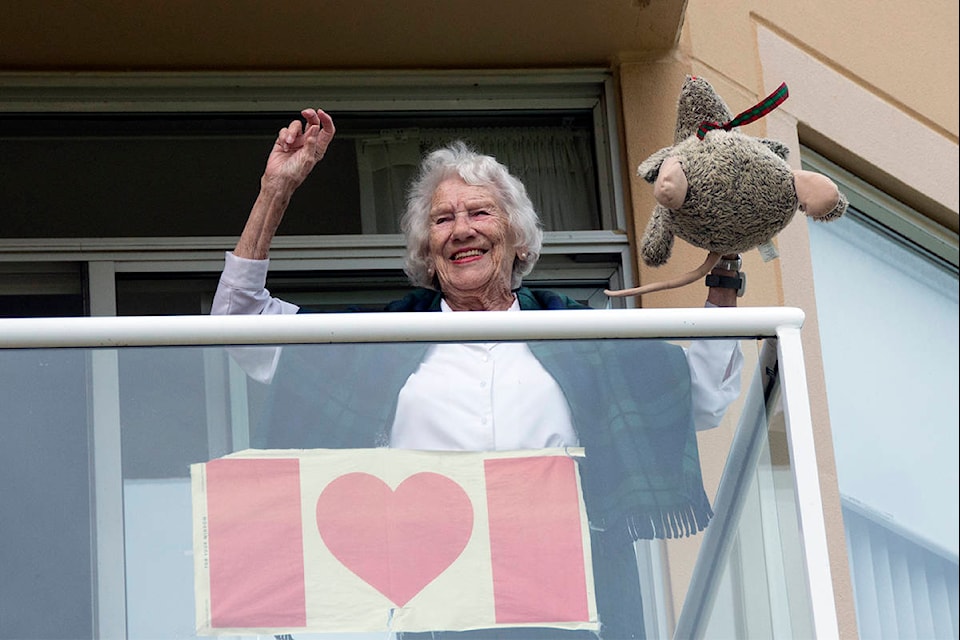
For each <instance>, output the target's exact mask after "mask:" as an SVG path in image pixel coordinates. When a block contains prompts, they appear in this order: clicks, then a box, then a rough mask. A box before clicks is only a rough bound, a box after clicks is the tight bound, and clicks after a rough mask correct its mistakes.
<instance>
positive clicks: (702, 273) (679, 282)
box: [604, 251, 722, 298]
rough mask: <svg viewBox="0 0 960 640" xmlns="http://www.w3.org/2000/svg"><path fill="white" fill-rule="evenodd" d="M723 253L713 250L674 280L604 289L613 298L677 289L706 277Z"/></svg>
mask: <svg viewBox="0 0 960 640" xmlns="http://www.w3.org/2000/svg"><path fill="white" fill-rule="evenodd" d="M721 256H722V254H720V253H717V252H716V251H711V252H710V253H708V254H707V259H706V260H704V261H703V264H701V265H700V266H699V267H698V268H696V269H694V270H693V271H688V272H687V273H685V274H683V275H682V276H677V277H676V278H673V279H672V280H663V281H661V282H651V283H650V284H645V285H643V286H641V287H634V288H633V289H620V290H617V291H612V290H610V289H606V290H604V293H605V294H607V295H608V296H610V297H612V298H623V297H626V296H638V295H642V294H644V293H653V292H654V291H663V290H665V289H676V288H678V287H682V286H684V285H688V284H690V283H691V282H694V281H696V280H698V279H700V278H703V277H706V275H707V274H708V273H710V270H711V269H713V268H714V267H715V266H717V263H718V262H720V257H721Z"/></svg>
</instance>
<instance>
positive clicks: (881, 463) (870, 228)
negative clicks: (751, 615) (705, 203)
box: [808, 162, 960, 637]
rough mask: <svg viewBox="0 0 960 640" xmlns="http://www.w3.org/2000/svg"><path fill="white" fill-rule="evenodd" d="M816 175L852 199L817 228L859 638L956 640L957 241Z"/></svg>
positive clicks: (848, 181) (848, 179) (848, 184)
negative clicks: (845, 209) (838, 216)
mask: <svg viewBox="0 0 960 640" xmlns="http://www.w3.org/2000/svg"><path fill="white" fill-rule="evenodd" d="M814 168H815V169H816V170H818V171H821V172H827V173H829V174H830V175H831V177H833V178H834V179H836V180H837V182H838V183H840V184H841V187H842V188H843V189H844V191H845V193H847V194H848V197H849V199H850V204H851V206H850V209H848V213H847V215H845V216H844V217H843V218H841V219H840V220H838V221H836V223H832V224H830V225H821V224H817V223H815V222H810V223H808V227H809V230H810V244H811V254H812V259H813V268H814V276H815V284H816V298H817V309H818V315H819V325H820V338H821V343H822V345H823V361H824V372H825V378H826V383H827V391H828V394H829V399H830V422H831V428H832V432H833V439H834V450H835V452H836V461H837V474H838V479H839V485H840V492H841V496H842V498H843V501H844V517H845V520H846V523H845V524H846V531H847V538H848V546H849V547H850V549H851V553H850V561H851V571H852V574H853V579H854V591H855V596H856V602H857V616H858V621H859V626H860V631H861V633H863V634H864V635H880V634H884V635H886V634H906V635H909V636H917V637H941V636H944V635H946V636H947V637H949V636H950V635H951V633H950V630H951V629H952V635H954V636H955V635H956V630H957V627H956V617H955V613H954V615H953V622H952V623H951V613H950V608H951V606H952V609H953V611H954V612H956V608H957V589H956V575H957V566H958V565H957V556H958V548H957V540H958V533H960V532H958V529H957V526H958V525H957V522H958V512H957V505H958V501H960V496H958V482H957V470H958V468H960V461H958V457H957V450H958V432H957V422H958V404H957V386H958V383H960V380H958V368H960V365H958V353H960V347H958V338H957V326H958V312H957V309H958V306H957V303H958V275H957V274H958V270H957V257H956V256H957V236H956V234H955V233H953V234H952V235H951V232H950V231H949V230H945V229H940V228H938V227H937V226H936V225H934V224H933V223H931V222H930V221H929V220H926V219H925V218H923V217H922V216H921V215H920V214H919V213H917V212H914V211H910V210H908V209H907V208H906V207H904V206H903V205H901V204H899V203H896V202H894V201H892V200H891V199H890V198H888V197H886V196H885V195H884V194H882V193H879V192H877V191H876V190H873V189H870V188H869V187H867V186H866V185H864V184H863V183H862V182H860V181H858V180H856V179H855V178H854V177H852V176H849V175H848V174H844V173H842V172H839V171H838V170H835V169H833V170H831V167H830V166H829V165H827V164H825V163H823V162H819V163H818V164H816V165H815V166H814ZM881 540H883V543H882V544H881V543H880V541H881ZM951 574H952V575H953V577H954V579H953V586H952V587H950V580H949V579H947V580H944V579H943V577H942V576H944V575H946V576H950V575H951ZM928 583H929V585H928ZM938 585H939V586H938ZM890 625H893V626H890ZM898 625H907V626H898ZM905 629H909V631H905Z"/></svg>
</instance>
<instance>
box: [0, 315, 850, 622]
mask: <svg viewBox="0 0 960 640" xmlns="http://www.w3.org/2000/svg"><path fill="white" fill-rule="evenodd" d="M802 323H803V313H802V312H801V311H800V310H797V309H790V308H741V309H643V310H606V311H594V312H589V313H588V312H583V311H551V312H530V313H526V312H525V313H520V314H517V313H496V312H491V313H474V314H471V313H458V314H411V313H391V314H302V315H296V316H271V317H249V316H228V317H210V316H162V317H98V318H91V317H87V318H56V319H53V318H30V319H4V320H0V373H2V369H3V368H4V366H14V365H10V364H9V363H10V362H11V359H10V358H4V354H7V355H10V354H12V353H14V352H18V351H19V352H23V351H24V350H43V352H44V353H58V352H60V351H62V350H67V351H71V350H72V351H74V352H75V350H84V351H85V352H87V353H89V358H88V359H87V360H86V362H87V365H86V369H85V371H86V372H87V374H88V375H89V376H90V377H89V380H91V381H92V383H91V384H90V389H91V391H90V399H89V406H88V414H89V425H90V426H89V431H90V449H91V456H90V457H91V459H92V463H91V467H90V469H89V475H90V478H91V492H92V494H93V498H92V500H91V502H90V504H91V510H92V515H91V528H92V530H93V534H92V539H91V541H90V545H91V547H92V551H91V558H92V564H93V567H94V568H93V570H92V572H91V575H90V588H91V590H92V598H91V602H92V604H91V606H92V609H93V611H92V614H91V620H92V624H91V628H92V629H93V634H94V635H95V636H96V637H101V638H120V637H131V638H133V637H138V636H137V632H136V624H135V623H134V621H133V620H132V618H133V617H134V616H135V613H134V612H132V611H131V608H132V607H134V605H133V604H132V603H133V602H134V600H135V599H134V598H133V596H132V595H131V594H132V593H133V591H135V588H134V587H133V586H131V584H130V580H129V572H130V571H132V570H133V569H131V567H132V566H133V563H132V561H131V558H130V556H129V553H130V552H129V549H128V548H127V547H128V546H130V545H133V544H134V542H133V541H131V540H130V539H129V537H128V536H129V535H132V534H131V533H130V531H125V525H124V523H125V506H124V500H125V497H124V494H125V491H127V492H128V493H129V494H131V495H132V492H133V491H134V490H135V489H136V488H135V487H133V486H129V487H125V484H124V481H125V476H124V460H123V452H124V450H125V449H124V444H123V442H124V441H123V438H124V433H123V430H124V426H123V421H122V419H121V408H120V399H119V398H120V395H121V391H120V387H121V381H122V377H123V374H122V372H121V366H120V364H118V363H119V361H120V360H122V359H123V358H122V357H119V358H118V354H122V353H124V352H125V351H126V350H136V349H138V348H141V347H185V348H194V349H195V348H197V347H202V348H205V352H209V351H211V349H212V348H217V347H220V346H232V345H271V344H272V345H290V344H297V345H310V344H318V345H322V344H328V343H368V342H369V343H383V342H430V343H434V342H467V341H481V342H495V341H531V340H606V339H627V338H660V339H668V340H678V341H681V340H693V339H702V338H707V339H710V338H736V339H741V340H744V341H745V344H757V343H756V342H755V341H756V340H757V339H761V341H762V342H761V344H762V347H761V349H760V351H759V353H758V354H757V357H756V359H755V362H756V369H755V372H754V375H753V381H752V382H751V383H750V384H749V386H748V387H747V391H746V393H745V394H744V399H743V407H742V409H741V410H740V417H739V421H738V422H739V424H738V426H737V431H736V434H735V437H734V439H733V444H732V446H731V449H730V450H729V452H727V455H726V463H725V467H724V471H723V475H722V479H721V481H720V484H719V488H718V490H717V493H716V496H715V497H714V498H713V503H714V510H715V512H716V516H715V519H714V521H713V523H712V524H711V526H710V527H708V528H707V530H706V532H705V533H704V534H703V536H702V541H701V544H700V551H699V556H698V560H697V565H696V568H695V570H694V572H693V577H692V581H691V582H690V584H689V585H688V586H687V588H686V600H685V603H684V606H683V609H682V611H681V613H680V615H679V617H678V618H677V619H676V620H670V619H669V616H666V615H665V616H663V617H662V618H660V619H658V620H653V621H651V620H649V619H648V620H647V629H648V632H650V630H651V625H653V632H654V633H658V634H659V633H660V632H662V631H665V630H666V631H669V632H671V633H675V634H676V637H682V638H693V637H709V636H710V634H711V631H710V629H711V624H715V622H711V619H710V618H711V615H713V614H711V612H712V611H714V610H715V607H714V605H715V603H716V602H717V598H718V593H721V591H722V590H723V588H724V587H723V583H724V580H725V579H726V578H725V577H724V576H725V571H727V569H726V567H728V566H729V564H730V555H731V549H732V548H733V546H734V541H735V539H736V538H737V536H738V535H739V536H741V537H743V536H744V535H745V534H744V530H743V526H744V525H743V518H744V516H743V513H744V509H745V508H747V507H745V505H746V504H747V503H748V502H749V494H750V491H751V488H750V486H751V484H752V485H753V486H756V483H757V479H756V478H757V467H758V460H760V458H761V457H762V455H763V453H762V451H763V444H762V443H763V440H764V438H765V437H766V436H767V432H768V430H769V429H770V420H769V415H770V412H771V403H772V402H774V401H775V399H774V395H775V396H776V402H778V403H779V406H780V407H781V408H782V417H783V423H784V425H783V426H784V427H785V429H784V431H785V436H786V440H787V442H786V444H787V447H788V450H789V472H790V473H789V482H788V484H789V493H790V494H791V501H790V503H791V504H792V505H794V508H795V519H796V527H795V528H796V531H795V532H794V533H793V535H794V536H795V538H796V541H797V545H798V548H797V549H796V554H795V556H796V557H797V558H799V559H800V560H799V561H800V562H801V563H802V569H803V572H802V573H803V576H802V578H803V579H802V580H801V582H802V588H803V591H804V593H805V599H806V601H807V602H809V607H805V609H808V610H806V611H804V613H803V614H802V617H804V618H805V619H804V620H803V621H799V622H798V621H796V620H794V621H793V622H792V623H791V622H788V623H787V627H788V628H793V629H796V628H797V625H798V624H799V627H800V628H803V629H809V630H811V631H812V632H813V634H814V635H815V637H818V638H835V637H838V635H839V633H838V626H837V620H836V614H835V605H834V597H833V589H832V580H831V575H830V566H829V562H828V555H827V541H826V530H825V526H824V519H823V512H822V505H821V500H820V484H819V474H818V468H817V461H816V456H815V448H814V435H813V428H812V424H811V414H810V409H809V401H808V397H807V391H806V376H805V371H804V366H803V354H802V350H801V344H800V329H801V326H802ZM49 350H54V351H53V352H50V351H49ZM163 351H167V352H169V350H158V351H157V353H160V352H163ZM216 351H217V352H218V354H219V355H218V356H217V357H220V356H222V353H220V352H222V350H220V349H216ZM141 352H142V353H143V354H144V355H145V356H146V358H145V360H144V361H146V362H149V360H150V356H149V353H148V350H141ZM38 353H39V351H38ZM203 358H204V360H203V361H204V363H205V365H204V370H205V371H207V373H209V371H210V370H211V369H209V368H208V367H206V363H208V362H209V360H208V358H209V355H208V354H205V355H204V356H203ZM4 361H6V362H7V363H8V364H7V365H4V364H3V362H4ZM53 362H54V366H56V365H55V360H54V361H53ZM638 366H640V365H639V363H638ZM745 373H746V374H749V372H745ZM8 375H10V374H9V372H8ZM747 377H749V375H745V378H747ZM225 378H226V379H225V381H224V384H226V385H227V386H229V387H231V388H233V387H234V386H236V384H237V380H236V379H235V378H230V375H229V374H228V375H227V376H226V377H225ZM203 384H205V385H207V387H208V388H207V392H208V395H209V392H210V389H211V388H212V387H211V384H212V383H211V382H210V376H209V375H207V376H205V382H204V383H203ZM5 393H6V392H4V391H3V390H2V389H0V398H3V397H4V395H5ZM170 400H171V401H175V400H176V399H175V398H171V399H170ZM209 413H210V405H209V402H208V418H209ZM233 428H234V430H235V432H236V426H234V427H233ZM241 431H242V429H241ZM235 436H236V433H235ZM227 437H229V436H227ZM243 438H244V436H242V435H241V436H236V437H234V439H233V444H234V446H236V445H237V444H238V443H242V442H243ZM208 439H209V445H210V447H209V450H210V451H211V452H213V453H216V452H217V451H218V450H222V449H224V448H225V445H223V444H222V443H221V444H217V442H215V441H216V437H215V436H211V435H208ZM761 484H762V482H761ZM4 490H6V487H5V488H4ZM760 491H761V493H762V491H763V489H762V487H761V489H760ZM127 499H128V500H129V495H128V496H127ZM762 509H763V507H762V506H761V511H762ZM130 512H131V509H130V507H128V508H127V513H126V517H127V518H129V517H130ZM761 516H762V513H761ZM5 535H6V534H4V533H3V532H0V545H5V544H6V541H4V540H3V537H4V536H5ZM125 549H127V551H126V552H125ZM772 555H777V554H776V553H774V554H772ZM774 564H776V563H774ZM774 569H776V568H774ZM788 570H789V568H788V567H783V566H781V567H780V568H779V571H780V572H788ZM6 579H7V578H0V580H6ZM654 582H655V581H654ZM769 584H770V585H771V586H770V592H769V593H768V594H767V595H768V599H769V601H770V602H772V603H773V604H772V605H771V607H770V611H768V613H767V614H766V615H767V616H769V617H771V618H776V617H777V616H778V615H780V614H779V613H778V611H777V607H778V606H781V607H782V608H783V610H784V611H786V613H783V615H785V616H787V617H790V616H793V617H794V618H796V616H797V614H796V613H795V612H794V613H790V612H789V611H787V609H789V607H788V606H787V605H786V604H785V603H783V602H780V605H778V604H777V602H778V601H780V600H782V599H783V598H785V597H786V596H785V594H786V590H785V589H786V588H783V587H780V586H777V585H778V584H779V583H776V582H775V581H773V582H770V583H769ZM662 600H663V598H654V599H651V601H658V602H659V601H662ZM645 606H648V607H649V606H650V603H649V602H648V603H645ZM748 622H749V621H748ZM772 624H774V626H775V627H776V621H775V620H774V622H773V623H772ZM791 625H792V626H791ZM781 628H782V627H781ZM775 635H777V634H775Z"/></svg>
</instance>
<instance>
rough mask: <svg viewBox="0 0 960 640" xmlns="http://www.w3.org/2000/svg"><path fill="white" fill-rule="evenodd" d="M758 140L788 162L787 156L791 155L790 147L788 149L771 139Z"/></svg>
mask: <svg viewBox="0 0 960 640" xmlns="http://www.w3.org/2000/svg"><path fill="white" fill-rule="evenodd" d="M757 140H758V141H759V142H761V143H763V144H765V145H767V146H768V147H770V150H771V151H773V152H774V153H775V154H777V155H778V156H780V157H781V158H783V159H784V160H786V159H787V156H788V155H790V147H788V146H787V145H785V144H783V143H782V142H780V141H778V140H770V139H769V138H757Z"/></svg>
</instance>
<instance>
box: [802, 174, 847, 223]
mask: <svg viewBox="0 0 960 640" xmlns="http://www.w3.org/2000/svg"><path fill="white" fill-rule="evenodd" d="M793 182H794V185H795V186H796V189H797V199H798V200H799V201H800V210H801V211H803V212H804V213H805V214H806V215H808V216H810V217H811V218H823V217H824V216H826V215H827V214H829V213H830V212H831V211H833V210H834V209H836V207H837V204H838V203H839V202H840V190H839V189H838V188H837V185H836V183H834V182H833V180H831V179H830V178H828V177H827V176H825V175H823V174H821V173H814V172H812V171H802V170H797V171H794V172H793Z"/></svg>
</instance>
